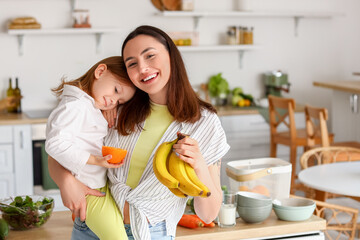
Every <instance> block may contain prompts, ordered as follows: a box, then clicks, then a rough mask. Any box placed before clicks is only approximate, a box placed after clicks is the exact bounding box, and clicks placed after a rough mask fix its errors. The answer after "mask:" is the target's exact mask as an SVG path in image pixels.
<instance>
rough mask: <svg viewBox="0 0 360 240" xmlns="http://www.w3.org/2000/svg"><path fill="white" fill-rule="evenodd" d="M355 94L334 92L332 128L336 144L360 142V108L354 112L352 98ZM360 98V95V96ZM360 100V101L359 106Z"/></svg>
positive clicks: (359, 101)
mask: <svg viewBox="0 0 360 240" xmlns="http://www.w3.org/2000/svg"><path fill="white" fill-rule="evenodd" d="M352 95H353V93H350V92H344V91H333V97H332V100H331V101H332V102H331V106H332V107H331V110H332V113H331V120H332V123H331V126H332V132H333V133H334V134H335V140H334V142H344V141H358V142H360V113H359V111H360V108H359V106H358V108H357V112H353V110H352V108H351V104H350V97H351V96H352ZM358 96H359V98H360V94H358ZM359 103H360V100H359V99H358V105H359Z"/></svg>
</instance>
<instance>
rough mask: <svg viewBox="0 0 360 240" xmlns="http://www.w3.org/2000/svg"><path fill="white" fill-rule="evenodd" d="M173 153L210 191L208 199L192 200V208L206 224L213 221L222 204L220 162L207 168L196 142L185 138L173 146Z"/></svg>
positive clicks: (197, 198)
mask: <svg viewBox="0 0 360 240" xmlns="http://www.w3.org/2000/svg"><path fill="white" fill-rule="evenodd" d="M174 149H175V152H177V153H178V154H179V158H180V159H182V160H183V161H185V162H187V163H189V164H190V165H191V166H192V167H193V168H194V170H195V172H196V174H197V176H198V177H199V179H200V180H201V181H202V182H203V183H204V184H205V185H206V186H207V187H208V188H209V190H210V191H211V195H210V197H207V198H202V197H195V198H194V207H195V211H196V214H197V215H198V216H199V217H200V218H201V219H202V220H203V221H204V222H206V223H210V222H211V221H213V220H214V219H215V218H216V217H217V215H218V213H219V210H220V207H221V202H222V190H221V184H220V166H221V160H219V161H218V162H217V163H216V164H214V165H211V166H207V165H206V162H205V160H204V158H203V156H202V154H201V152H200V149H199V146H198V143H197V141H196V140H194V139H192V138H190V137H186V138H183V139H181V140H179V141H178V142H177V144H175V145H174Z"/></svg>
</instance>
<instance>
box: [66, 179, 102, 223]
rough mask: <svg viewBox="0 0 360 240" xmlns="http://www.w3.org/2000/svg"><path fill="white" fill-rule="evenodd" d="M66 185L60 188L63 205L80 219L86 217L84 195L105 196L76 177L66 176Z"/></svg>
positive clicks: (82, 219) (83, 219)
mask: <svg viewBox="0 0 360 240" xmlns="http://www.w3.org/2000/svg"><path fill="white" fill-rule="evenodd" d="M64 181H66V184H65V185H67V187H62V188H60V193H61V199H62V201H63V204H64V206H65V207H67V208H69V209H70V210H71V212H72V213H73V214H74V215H75V217H80V220H81V221H85V219H86V198H85V196H86V195H94V196H98V197H103V196H105V195H104V194H103V193H101V192H100V191H98V190H95V189H91V188H89V187H87V186H85V185H84V184H83V183H81V182H80V181H79V180H77V179H76V178H74V177H72V178H70V177H69V178H66V179H64Z"/></svg>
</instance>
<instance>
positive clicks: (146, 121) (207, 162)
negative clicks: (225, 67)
mask: <svg viewBox="0 0 360 240" xmlns="http://www.w3.org/2000/svg"><path fill="white" fill-rule="evenodd" d="M122 55H123V58H124V61H125V66H126V70H127V73H128V75H129V78H130V80H131V81H132V82H133V83H134V85H135V86H136V87H137V88H138V89H137V91H136V93H135V95H134V97H133V99H131V100H130V101H129V102H127V103H125V104H124V105H123V106H122V107H121V108H120V109H119V117H118V121H117V125H116V129H111V130H110V132H109V134H108V136H107V139H106V140H105V145H110V146H114V147H121V148H123V149H127V150H128V155H127V157H126V159H125V163H124V165H123V167H121V168H119V169H117V170H110V171H109V173H108V178H109V185H110V190H111V193H112V195H113V197H114V199H115V201H116V203H117V205H118V207H119V209H120V211H121V212H122V214H123V218H124V223H125V224H126V225H125V227H126V229H127V231H128V237H129V239H136V240H138V239H139V240H145V239H146V240H147V239H173V238H174V237H175V231H176V225H177V222H178V221H179V220H180V218H181V216H182V214H183V212H184V209H185V206H186V200H187V199H186V198H179V197H176V196H175V195H174V194H172V193H171V192H170V191H169V190H168V189H167V188H166V187H165V186H164V185H162V184H161V183H160V182H159V181H158V180H157V178H156V177H155V175H154V172H153V169H152V160H153V157H154V153H155V151H156V148H157V147H158V146H159V145H160V144H161V143H163V142H167V141H171V140H173V139H174V138H176V133H177V132H178V131H180V132H182V133H186V134H188V135H190V137H187V138H184V139H182V140H180V141H178V143H177V144H175V145H174V151H175V153H176V154H177V155H178V156H179V157H180V159H182V160H183V161H185V162H187V163H189V164H190V165H191V166H192V167H193V168H194V169H195V172H196V174H197V175H198V177H199V179H200V180H201V181H202V182H203V183H204V184H205V185H206V186H207V187H208V188H209V189H210V191H211V196H210V197H208V198H200V197H195V199H194V207H195V211H196V213H197V215H198V216H199V217H200V218H201V219H203V220H204V221H205V222H211V221H212V220H213V219H214V218H215V217H216V216H217V214H218V211H219V209H220V205H221V201H222V191H221V186H220V163H221V162H220V159H221V158H222V157H223V156H224V155H225V154H226V152H227V151H228V150H229V145H228V144H227V143H226V137H225V133H224V131H223V129H222V127H221V124H220V120H219V118H218V117H217V115H216V111H215V109H214V108H213V107H212V106H211V105H210V104H208V103H206V102H204V101H202V100H201V99H199V98H198V96H197V95H196V93H195V92H194V91H193V89H192V87H191V85H190V82H189V80H188V77H187V74H186V70H185V66H184V63H183V61H182V58H181V55H180V53H179V51H178V49H177V48H176V46H175V45H174V43H173V41H172V40H171V39H170V38H169V36H168V35H167V34H166V33H164V32H163V31H161V30H160V29H157V28H154V27H151V26H140V27H138V28H136V29H135V30H134V31H133V32H131V33H130V34H129V35H128V37H127V38H126V39H125V41H124V43H123V47H122ZM49 167H50V173H51V174H52V176H53V178H54V180H55V182H56V183H58V185H59V187H60V190H61V194H62V197H63V202H64V204H65V206H67V207H69V208H70V209H71V210H72V211H74V212H75V214H76V215H77V216H80V218H81V219H84V218H85V208H86V206H85V204H86V201H85V198H84V195H87V194H97V195H100V194H99V193H98V192H97V193H95V192H92V191H90V190H89V189H88V188H86V187H85V186H83V185H82V184H80V183H78V182H76V180H74V178H73V177H72V176H71V175H70V174H69V173H68V172H67V171H64V169H61V167H60V166H59V165H58V164H56V162H54V161H52V160H51V159H50V160H49ZM68 184H71V186H72V187H71V189H70V190H69V189H68V188H66V185H68ZM74 186H76V188H77V189H76V191H75V190H74V188H75V187H74ZM74 227H75V228H76V224H75V226H74ZM82 227H84V228H83V229H84V230H86V226H85V225H84V224H82ZM79 229H80V228H77V230H75V233H74V232H73V237H74V235H76V236H80V235H82V237H79V238H77V239H89V236H90V235H91V233H89V232H88V231H87V232H85V231H79ZM87 233H89V234H90V235H86V234H87Z"/></svg>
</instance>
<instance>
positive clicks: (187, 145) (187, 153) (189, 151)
mask: <svg viewBox="0 0 360 240" xmlns="http://www.w3.org/2000/svg"><path fill="white" fill-rule="evenodd" d="M173 148H174V151H175V153H177V154H178V157H179V158H180V159H181V160H183V161H184V162H187V163H188V164H190V165H191V166H192V167H193V168H194V170H195V172H197V171H198V170H201V169H202V170H204V169H207V165H206V163H205V160H204V157H203V156H202V154H201V152H200V148H199V145H198V142H197V141H196V140H195V139H192V138H190V137H185V138H183V139H181V140H179V141H178V142H177V143H176V144H174V146H173Z"/></svg>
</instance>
